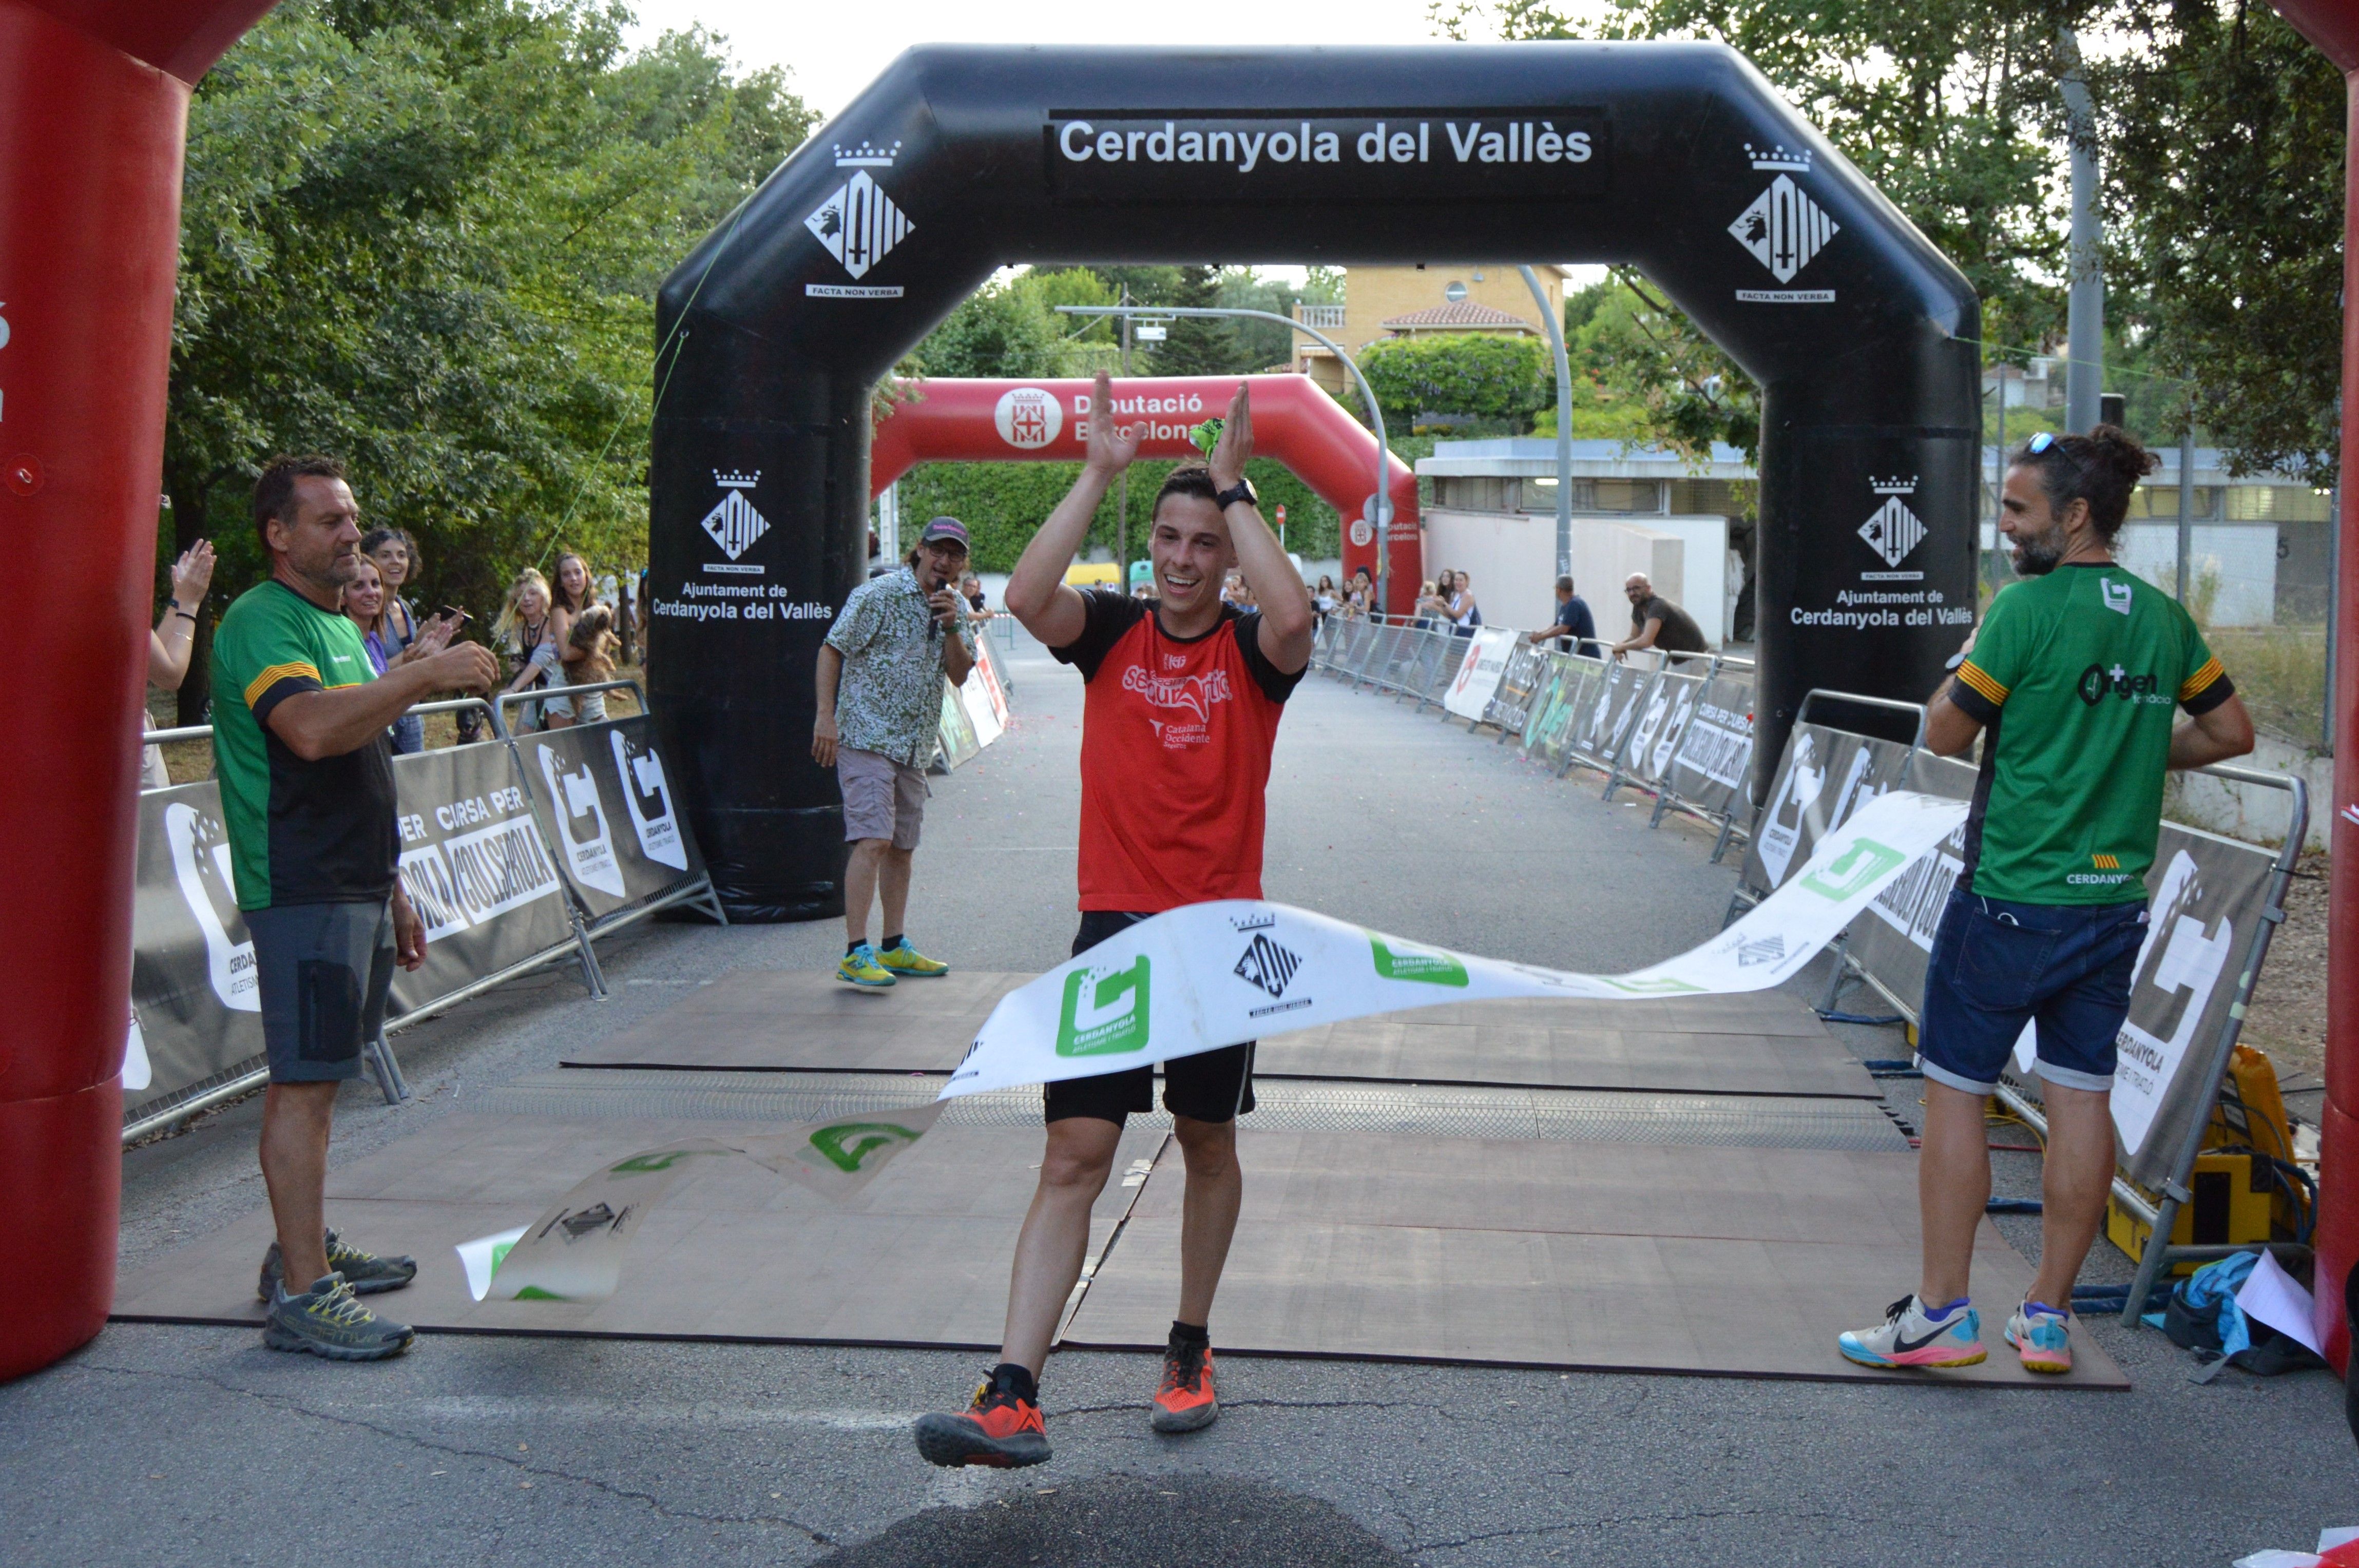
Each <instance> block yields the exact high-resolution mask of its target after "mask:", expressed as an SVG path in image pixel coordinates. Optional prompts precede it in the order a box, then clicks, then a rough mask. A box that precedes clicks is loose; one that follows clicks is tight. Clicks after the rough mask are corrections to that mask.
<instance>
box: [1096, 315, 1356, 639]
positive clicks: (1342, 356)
mask: <svg viewBox="0 0 2359 1568" xmlns="http://www.w3.org/2000/svg"><path fill="white" fill-rule="evenodd" d="M1057 309H1058V310H1059V311H1060V313H1062V314H1064V315H1067V316H1119V317H1123V318H1125V327H1127V325H1128V321H1127V319H1128V318H1130V317H1133V316H1153V317H1157V318H1158V319H1159V318H1161V317H1165V316H1227V317H1245V318H1248V319H1253V320H1257V321H1275V322H1277V324H1278V325H1279V326H1281V327H1285V328H1288V329H1289V330H1293V331H1297V332H1300V333H1301V334H1303V336H1305V337H1310V338H1316V339H1318V340H1319V341H1321V343H1324V344H1325V345H1326V346H1327V351H1328V352H1330V353H1332V354H1333V355H1334V356H1335V357H1336V358H1337V359H1339V360H1341V361H1343V367H1344V368H1345V369H1346V370H1348V371H1350V372H1351V373H1352V379H1353V381H1355V382H1357V383H1358V384H1359V386H1360V395H1361V396H1362V397H1364V398H1366V399H1367V402H1368V419H1369V422H1370V423H1372V424H1374V425H1375V427H1376V491H1375V497H1374V498H1373V500H1372V502H1371V506H1372V508H1373V509H1374V511H1375V516H1374V517H1372V518H1370V519H1369V520H1368V521H1369V522H1371V523H1373V524H1375V530H1376V604H1377V606H1378V608H1379V610H1381V609H1382V607H1383V606H1385V605H1386V604H1388V603H1390V602H1391V594H1390V583H1391V579H1392V523H1393V503H1392V497H1390V496H1388V495H1386V493H1385V488H1386V487H1385V480H1386V472H1385V463H1386V459H1388V458H1389V457H1390V456H1391V455H1392V453H1391V449H1389V448H1388V447H1386V444H1385V411H1384V410H1383V409H1382V408H1380V407H1378V406H1376V395H1375V391H1374V390H1373V389H1371V388H1370V387H1369V385H1368V378H1367V377H1366V376H1364V375H1362V374H1361V373H1360V366H1359V364H1358V362H1356V361H1354V360H1353V358H1352V356H1351V355H1349V354H1347V353H1345V352H1344V351H1343V344H1341V343H1339V342H1337V341H1335V340H1334V339H1332V338H1331V337H1329V336H1328V335H1327V334H1326V333H1324V332H1321V331H1320V330H1318V329H1317V328H1315V327H1306V326H1304V325H1303V324H1302V323H1301V322H1299V321H1297V320H1294V319H1291V318H1290V317H1286V316H1280V315H1279V314H1277V312H1276V311H1275V310H1247V309H1245V308H1241V307H1230V306H1193V305H1060V306H1058V307H1057Z"/></svg>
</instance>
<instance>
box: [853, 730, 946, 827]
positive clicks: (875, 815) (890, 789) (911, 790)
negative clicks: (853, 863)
mask: <svg viewBox="0 0 2359 1568" xmlns="http://www.w3.org/2000/svg"><path fill="white" fill-rule="evenodd" d="M835 782H836V784H837V785H838V786H839V787H840V788H842V789H843V841H844V842H845V843H847V844H856V843H858V842H859V841H860V840H861V839H863V838H890V839H891V840H893V848H895V849H916V848H917V847H918V830H919V828H921V827H924V826H925V823H926V796H927V795H929V794H930V793H931V792H930V791H929V790H928V789H927V787H926V775H925V774H924V773H920V772H919V770H917V769H916V768H913V767H911V766H910V765H909V764H908V763H907V762H895V761H894V760H893V759H892V758H890V757H887V756H886V755H884V754H883V753H882V752H863V751H861V750H859V749H858V748H857V747H853V746H838V747H837V748H836V749H835Z"/></svg>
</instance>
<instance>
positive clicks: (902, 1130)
mask: <svg viewBox="0 0 2359 1568" xmlns="http://www.w3.org/2000/svg"><path fill="white" fill-rule="evenodd" d="M916 1141H918V1135H917V1134H916V1133H914V1132H912V1131H910V1130H908V1128H906V1127H903V1126H901V1125H900V1124H899V1123H897V1122H892V1121H839V1122H836V1123H834V1124H833V1125H832V1126H829V1127H822V1128H821V1129H820V1130H818V1131H816V1132H814V1133H812V1134H811V1135H810V1146H811V1147H812V1148H814V1149H816V1150H818V1151H819V1152H821V1154H822V1155H824V1156H826V1158H827V1162H828V1163H829V1164H831V1165H833V1166H834V1167H835V1168H836V1169H837V1170H839V1171H842V1172H843V1173H846V1174H847V1175H848V1174H850V1173H853V1172H855V1171H857V1170H859V1169H860V1167H861V1164H862V1162H864V1161H865V1160H866V1159H867V1158H868V1156H870V1155H871V1154H874V1153H875V1152H876V1151H878V1150H879V1149H889V1148H891V1147H892V1146H893V1145H894V1144H896V1143H915V1142H916Z"/></svg>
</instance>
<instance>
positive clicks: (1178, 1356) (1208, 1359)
mask: <svg viewBox="0 0 2359 1568" xmlns="http://www.w3.org/2000/svg"><path fill="white" fill-rule="evenodd" d="M1220 1415H1221V1401H1220V1400H1218V1399H1217V1398H1215V1397H1214V1395H1213V1393H1212V1346H1210V1345H1209V1344H1205V1345H1198V1344H1191V1343H1190V1342H1188V1341H1185V1340H1181V1339H1179V1338H1176V1337H1175V1338H1174V1339H1173V1340H1172V1341H1171V1343H1170V1344H1169V1346H1165V1348H1164V1351H1163V1386H1162V1387H1161V1388H1159V1389H1158V1390H1155V1414H1154V1416H1153V1417H1152V1420H1151V1424H1152V1425H1153V1426H1154V1428H1155V1430H1156V1431H1158V1432H1201V1430H1203V1429H1204V1428H1205V1427H1208V1426H1210V1425H1212V1422H1215V1421H1218V1420H1219V1419H1220Z"/></svg>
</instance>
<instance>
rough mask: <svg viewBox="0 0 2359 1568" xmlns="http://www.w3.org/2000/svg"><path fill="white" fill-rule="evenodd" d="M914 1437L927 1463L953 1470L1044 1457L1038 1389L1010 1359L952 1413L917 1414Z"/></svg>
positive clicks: (1008, 1465)
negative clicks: (965, 1405) (969, 1402)
mask: <svg viewBox="0 0 2359 1568" xmlns="http://www.w3.org/2000/svg"><path fill="white" fill-rule="evenodd" d="M917 1436H918V1452H919V1454H921V1455H923V1456H924V1458H925V1460H926V1462H927V1463H928V1464H930V1465H945V1466H948V1467H950V1468H953V1469H955V1468H956V1467H957V1466H959V1465H992V1466H994V1467H995V1468H997V1469H1004V1470H1014V1469H1020V1468H1021V1467H1023V1466H1024V1465H1038V1464H1042V1463H1044V1462H1046V1461H1047V1459H1048V1457H1049V1433H1048V1432H1047V1430H1046V1429H1045V1428H1043V1427H1042V1425H1041V1423H1040V1395H1039V1390H1038V1388H1037V1387H1035V1386H1034V1384H1033V1381H1032V1379H1031V1376H1030V1374H1028V1373H1027V1372H1026V1371H1025V1370H1024V1368H1021V1367H1018V1366H1015V1365H1013V1364H1012V1363H1011V1364H1006V1365H1003V1366H999V1367H995V1368H992V1372H991V1376H990V1377H989V1378H988V1379H984V1383H983V1385H982V1387H980V1388H978V1389H976V1390H975V1391H974V1402H973V1404H971V1405H969V1406H968V1407H967V1408H966V1409H965V1410H964V1411H961V1412H960V1413H958V1414H957V1415H923V1416H919V1418H918V1430H917Z"/></svg>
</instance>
